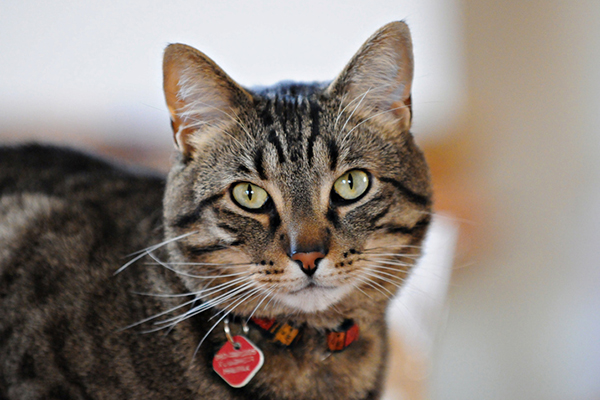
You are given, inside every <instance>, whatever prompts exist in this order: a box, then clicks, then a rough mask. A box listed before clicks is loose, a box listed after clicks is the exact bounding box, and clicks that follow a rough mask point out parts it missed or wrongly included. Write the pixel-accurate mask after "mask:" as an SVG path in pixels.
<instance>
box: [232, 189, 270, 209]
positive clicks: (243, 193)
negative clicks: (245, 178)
mask: <svg viewBox="0 0 600 400" xmlns="http://www.w3.org/2000/svg"><path fill="white" fill-rule="evenodd" d="M231 194H232V195H233V199H234V200H235V201H236V202H237V203H238V204H239V205H240V206H242V207H243V208H249V209H251V210H258V209H259V208H261V207H262V206H263V205H264V204H265V203H266V202H267V200H269V195H268V193H267V192H266V191H265V189H263V188H261V187H258V186H256V185H253V184H252V183H250V182H242V183H238V184H237V185H235V186H234V187H233V190H232V191H231Z"/></svg>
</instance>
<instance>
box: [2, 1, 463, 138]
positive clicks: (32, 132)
mask: <svg viewBox="0 0 600 400" xmlns="http://www.w3.org/2000/svg"><path fill="white" fill-rule="evenodd" d="M398 19H406V20H407V21H408V23H409V24H410V25H411V27H412V29H413V34H414V37H415V53H416V59H417V70H416V82H415V86H414V96H413V97H414V102H415V110H416V113H417V117H416V119H415V124H416V125H415V130H416V131H420V133H421V135H425V134H427V133H429V134H431V133H432V132H436V131H443V129H442V127H443V125H444V124H447V123H448V122H449V121H451V120H452V118H454V116H455V115H456V114H458V113H459V111H460V107H461V105H462V102H461V99H462V98H463V95H464V91H463V88H464V84H462V83H463V79H464V78H463V68H462V64H461V62H462V56H461V43H462V41H461V39H460V34H461V32H460V15H459V14H458V9H457V8H456V6H455V2H454V1H442V0H421V1H417V0H413V1H409V0H403V1H397V0H396V1H392V0H387V1H386V0H374V1H357V0H352V1H340V0H338V1H319V0H305V1H296V2H293V1H252V2H249V1H242V0H230V1H208V0H205V1H193V0H184V1H182V0H179V1H178V0H174V1H173V0H171V1H142V0H133V1H103V2H91V1H52V2H48V1H34V0H23V1H8V0H7V1H3V2H1V3H0V57H1V59H2V62H0V109H2V113H0V137H5V138H6V137H7V136H9V137H11V138H14V137H36V138H46V139H47V138H48V137H50V136H58V137H61V138H63V139H65V138H66V139H68V140H75V141H77V140H78V136H79V135H82V134H84V133H85V135H88V136H95V137H97V138H98V139H99V140H109V141H111V140H112V141H118V142H125V143H133V144H137V145H147V144H148V143H150V144H158V145H166V146H170V145H171V139H170V137H169V135H170V133H169V131H170V128H169V124H168V115H167V114H166V108H165V106H164V100H163V96H162V92H161V90H162V89H161V87H162V82H161V80H162V76H161V62H162V51H163V49H164V47H165V46H166V45H167V44H168V43H172V42H183V43H186V44H189V45H192V46H194V47H196V48H198V49H200V50H201V51H203V52H205V53H207V54H208V55H209V56H210V57H212V58H213V59H214V60H215V61H217V63H218V64H220V65H221V66H222V67H223V68H224V69H225V70H226V71H227V72H228V73H229V74H230V75H231V76H232V77H233V78H234V79H236V80H238V81H239V82H240V83H241V84H243V85H246V86H251V85H257V84H261V85H264V84H271V83H275V82H277V81H279V80H283V79H293V80H307V81H313V80H330V79H333V78H334V77H335V75H336V74H337V73H338V72H339V71H341V69H342V68H343V66H344V65H345V63H346V62H347V61H349V59H350V57H351V56H352V55H353V54H354V52H355V51H356V50H358V47H359V46H360V45H361V44H362V43H363V42H364V41H365V40H366V39H367V38H368V37H369V36H370V35H371V34H372V33H373V32H374V31H375V30H376V29H378V28H379V27H380V26H382V25H384V24H386V23H388V22H390V21H393V20H398Z"/></svg>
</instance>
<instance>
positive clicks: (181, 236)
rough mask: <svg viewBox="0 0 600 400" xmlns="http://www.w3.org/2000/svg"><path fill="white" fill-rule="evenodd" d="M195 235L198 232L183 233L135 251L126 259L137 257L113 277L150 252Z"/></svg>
mask: <svg viewBox="0 0 600 400" xmlns="http://www.w3.org/2000/svg"><path fill="white" fill-rule="evenodd" d="M196 233H198V231H194V232H188V233H185V234H183V235H180V236H177V237H174V238H172V239H168V240H165V241H164V242H161V243H158V244H155V245H152V246H150V247H146V248H145V249H142V250H138V251H136V252H135V253H131V254H130V255H128V257H130V256H134V255H136V254H137V256H136V257H134V258H133V259H131V260H129V261H128V262H127V263H125V264H124V265H123V266H121V268H119V269H118V270H117V271H116V272H115V273H114V275H117V274H119V273H121V272H122V271H123V270H124V269H125V268H127V267H129V266H130V265H131V264H133V263H134V262H136V261H137V260H139V259H140V258H142V257H144V256H146V255H147V254H150V253H151V252H153V251H154V250H158V249H159V248H161V247H163V246H165V245H167V244H169V243H172V242H176V241H177V240H181V239H183V238H186V237H188V236H191V235H195V234H196Z"/></svg>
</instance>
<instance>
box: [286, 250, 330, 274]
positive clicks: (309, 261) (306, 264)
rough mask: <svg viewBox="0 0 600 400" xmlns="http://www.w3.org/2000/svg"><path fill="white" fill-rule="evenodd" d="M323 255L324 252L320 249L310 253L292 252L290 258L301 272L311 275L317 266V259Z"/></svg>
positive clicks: (319, 259) (320, 258)
mask: <svg viewBox="0 0 600 400" xmlns="http://www.w3.org/2000/svg"><path fill="white" fill-rule="evenodd" d="M323 257H325V254H323V253H321V252H320V251H313V252H311V253H294V254H293V255H292V260H294V261H296V262H297V263H298V265H299V266H300V269H301V270H302V272H304V273H305V274H306V275H308V276H313V275H314V273H315V272H316V271H317V267H318V266H319V261H321V260H322V259H323Z"/></svg>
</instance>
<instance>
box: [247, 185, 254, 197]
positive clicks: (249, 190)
mask: <svg viewBox="0 0 600 400" xmlns="http://www.w3.org/2000/svg"><path fill="white" fill-rule="evenodd" d="M253 194H254V191H253V190H252V185H250V184H248V188H247V189H246V195H247V196H248V200H250V201H252V195H253Z"/></svg>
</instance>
